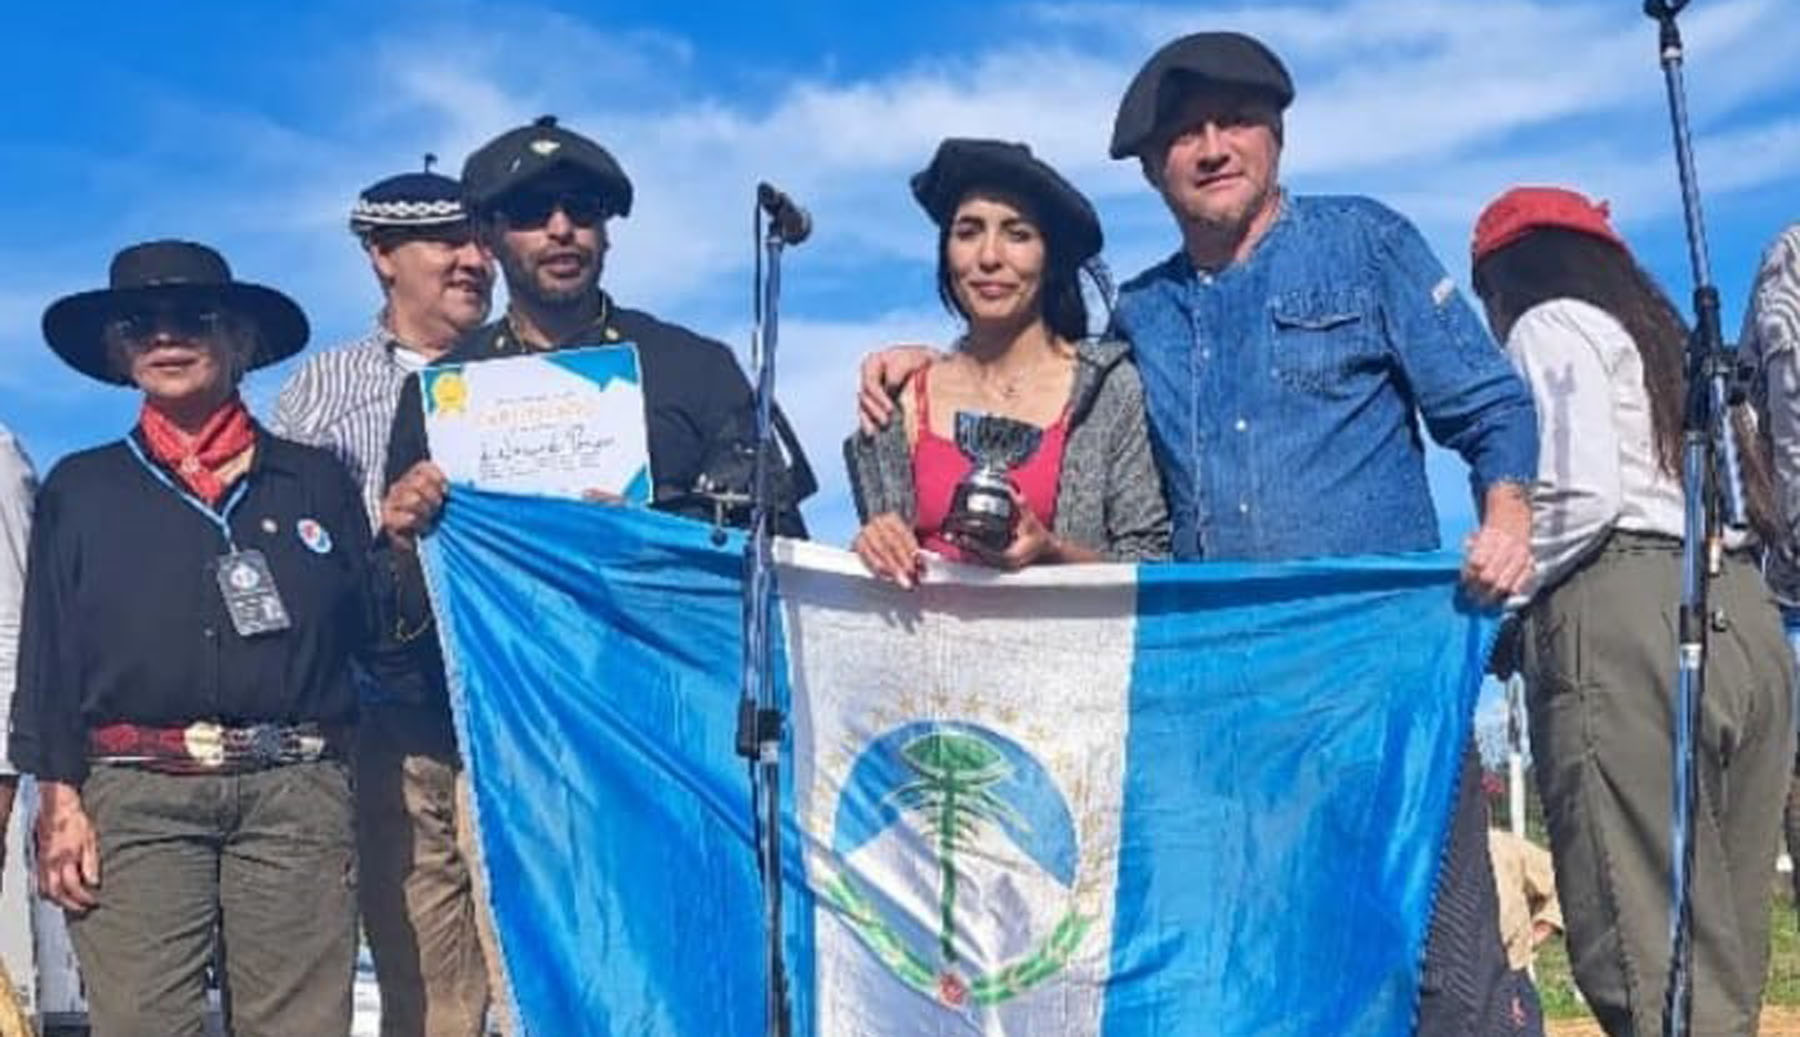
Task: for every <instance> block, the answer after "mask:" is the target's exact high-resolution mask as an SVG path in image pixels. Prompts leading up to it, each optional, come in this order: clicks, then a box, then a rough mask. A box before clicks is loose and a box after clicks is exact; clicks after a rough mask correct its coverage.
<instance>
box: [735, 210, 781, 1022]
mask: <svg viewBox="0 0 1800 1037" xmlns="http://www.w3.org/2000/svg"><path fill="white" fill-rule="evenodd" d="M784 244H785V242H784V241H783V239H782V237H781V235H780V234H779V233H778V232H777V230H776V228H775V227H774V225H773V223H771V226H770V228H769V232H768V234H767V236H766V237H765V238H764V240H763V243H762V246H763V253H764V255H765V256H766V260H767V268H766V270H765V272H764V273H763V277H762V284H761V285H760V286H759V288H760V294H759V295H758V296H757V299H756V303H757V306H756V311H757V312H756V326H755V329H754V331H753V332H752V334H751V344H750V353H751V364H752V366H753V367H754V368H755V369H756V457H755V461H754V469H753V471H754V475H753V480H754V481H753V483H752V486H751V498H752V504H751V511H750V535H749V538H748V540H747V542H746V543H745V545H744V568H745V599H744V684H743V700H742V702H741V704H740V706H739V712H738V735H737V742H738V752H739V753H741V754H742V755H744V756H745V757H747V758H748V759H749V760H750V761H751V763H750V785H751V799H752V803H753V806H754V808H755V811H756V828H757V851H758V864H759V867H760V870H761V872H762V886H763V927H764V947H763V970H764V971H763V975H764V977H765V978H766V982H767V986H766V988H765V992H764V1005H763V1021H764V1027H763V1032H764V1033H766V1034H768V1035H769V1037H786V1035H787V1034H788V1032H789V1020H788V1006H787V962H786V955H785V949H784V947H783V943H782V935H783V929H784V926H783V924H782V906H781V882H782V877H781V856H782V855H781V736H782V728H783V718H782V715H781V709H780V703H778V702H777V701H776V700H775V693H774V689H775V682H774V680H773V679H772V675H771V673H770V660H771V657H772V652H771V651H770V643H769V637H770V629H769V616H770V612H771V610H772V608H773V607H774V596H775V572H774V564H773V558H772V556H771V552H770V541H771V539H772V537H773V534H774V502H773V501H772V500H771V493H770V491H771V486H770V478H771V475H772V473H771V472H770V471H769V467H770V465H771V463H772V462H773V459H774V457H775V456H776V453H775V451H776V449H777V448H776V445H775V423H774V413H775V347H776V344H777V339H778V334H777V332H778V327H777V325H778V307H779V304H780V299H781V252H782V247H783V246H784Z"/></svg>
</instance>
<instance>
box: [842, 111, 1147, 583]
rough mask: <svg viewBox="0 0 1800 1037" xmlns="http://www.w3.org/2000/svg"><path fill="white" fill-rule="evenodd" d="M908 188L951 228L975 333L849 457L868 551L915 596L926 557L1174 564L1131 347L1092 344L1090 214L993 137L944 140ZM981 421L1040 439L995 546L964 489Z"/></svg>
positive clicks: (950, 303) (954, 294) (952, 292)
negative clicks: (1166, 559) (1000, 421)
mask: <svg viewBox="0 0 1800 1037" xmlns="http://www.w3.org/2000/svg"><path fill="white" fill-rule="evenodd" d="M912 190H913V197H914V198H916V199H917V200H918V202H919V204H920V205H921V206H922V207H924V209H925V211H926V213H927V214H929V215H930V216H931V218H932V220H933V222H935V223H936V224H937V226H938V274H937V283H938V294H939V297H940V298H941V299H942V300H943V302H944V305H945V306H946V307H947V308H948V309H950V310H951V311H952V312H953V313H955V314H956V315H957V316H959V317H961V318H962V319H963V321H964V322H965V328H966V330H965V332H964V334H963V336H962V338H961V339H960V340H958V342H957V343H956V347H955V349H954V350H953V351H951V352H950V353H948V354H947V355H944V356H941V357H938V358H937V359H935V360H934V361H933V362H931V363H930V364H929V365H927V366H925V367H924V368H922V369H920V370H918V371H916V372H915V373H914V374H913V375H912V377H911V378H910V379H909V380H908V382H907V384H906V385H905V386H904V387H903V388H902V390H901V394H900V402H901V413H902V416H903V418H904V420H902V421H894V422H889V423H888V424H887V426H886V427H885V428H883V429H882V430H880V431H878V432H876V433H875V434H874V435H872V436H857V437H853V438H852V439H851V440H850V442H849V443H848V444H846V447H845V455H846V459H847V461H848V463H849V467H850V481H851V486H852V489H853V490H854V492H855V496H856V504H857V511H858V514H859V515H860V516H861V518H862V520H863V527H862V530H861V531H860V532H859V533H858V534H857V536H856V541H855V543H854V545H853V547H854V549H855V551H856V552H857V554H858V555H860V556H861V557H862V559H863V561H864V563H865V564H867V565H868V567H869V568H870V570H871V571H873V572H875V573H877V574H879V575H881V576H884V577H886V578H888V579H892V580H894V581H896V582H898V583H900V584H901V585H902V586H908V587H910V586H912V585H914V583H915V582H916V581H917V579H918V576H919V573H920V571H921V567H922V565H923V555H922V550H930V551H934V552H936V553H938V554H940V555H943V556H945V557H949V558H952V559H967V560H973V561H980V562H985V563H987V564H990V565H996V566H1000V567H1002V568H1008V569H1017V568H1021V567H1023V566H1027V565H1033V564H1043V563H1055V562H1092V561H1101V560H1109V559H1137V558H1147V557H1160V556H1163V555H1166V554H1167V553H1168V547H1169V533H1168V509H1167V507H1166V505H1165V504H1164V502H1163V496H1162V483H1161V480H1160V478H1159V476H1158V475H1157V470H1156V465H1155V462H1154V461H1153V459H1152V458H1151V455H1150V441H1149V433H1148V431H1147V428H1146V425H1145V420H1144V403H1143V389H1142V386H1141V384H1140V383H1139V381H1138V375H1137V371H1136V369H1135V368H1134V367H1133V366H1132V365H1131V362H1130V361H1129V360H1128V359H1127V356H1126V353H1127V347H1126V346H1125V345H1124V344H1123V343H1119V342H1106V341H1099V340H1096V339H1092V338H1090V337H1089V336H1088V329H1087V324H1088V319H1087V307H1086V304H1085V303H1084V302H1083V300H1082V294H1081V285H1080V281H1079V275H1080V274H1081V272H1082V271H1083V269H1084V268H1086V269H1088V270H1089V271H1090V273H1091V274H1092V275H1093V276H1094V278H1095V281H1096V283H1097V284H1101V285H1102V286H1104V276H1103V275H1101V274H1099V272H1098V269H1099V268H1098V266H1097V263H1096V262H1095V257H1097V256H1098V254H1099V252H1100V246H1101V233H1100V221H1099V219H1098V217H1096V216H1095V214H1094V209H1093V206H1091V205H1090V204H1089V203H1088V200H1087V199H1086V198H1084V197H1083V196H1082V195H1081V193H1080V192H1079V191H1077V190H1076V189H1075V188H1074V187H1072V186H1071V185H1070V184H1069V183H1068V181H1066V180H1064V179H1063V178H1062V177H1061V176H1060V175H1058V174H1057V172H1056V171H1055V170H1054V169H1051V168H1050V167H1049V166H1048V165H1046V164H1045V163H1043V162H1041V161H1039V160H1038V159H1037V158H1036V157H1034V156H1033V155H1032V154H1031V149H1029V148H1027V147H1026V146H1024V145H1022V144H1009V143H1005V142H1002V141H994V140H963V139H950V140H946V141H944V142H943V143H942V144H940V145H939V146H938V150H937V154H936V156H935V157H934V158H933V159H932V161H931V165H930V166H928V167H926V169H925V170H924V171H923V172H921V173H919V174H918V175H917V176H915V177H913V180H912ZM982 416H990V417H1000V418H1006V419H1011V420H1012V421H1013V422H1017V423H1021V425H1022V426H1023V428H1021V425H1015V426H1011V427H1010V430H1009V434H1011V435H1014V436H1016V435H1017V434H1018V433H1019V432H1021V431H1024V432H1025V436H1024V437H1023V438H1024V441H1025V442H1026V443H1027V444H1028V445H1029V443H1030V441H1031V440H1035V446H1029V452H1028V453H1024V456H1022V457H1014V458H1011V459H1010V461H1011V463H1010V465H1009V466H1008V468H1009V470H1008V472H1007V482H1008V483H1009V487H1008V489H1007V491H1006V492H1007V493H1008V494H1009V495H1010V497H1011V505H1012V507H1011V508H1010V509H1006V508H1004V506H1002V508H1001V510H1002V511H1006V510H1010V511H1011V513H1012V515H1011V518H1010V519H1005V520H1003V522H1002V524H1001V525H1000V526H999V527H998V528H997V529H995V530H993V532H994V533H996V534H997V535H994V536H992V537H991V538H984V537H983V536H981V535H980V533H981V532H982V530H981V529H980V527H981V526H982V525H983V522H982V521H981V519H982V517H983V515H991V514H993V511H992V510H991V508H988V509H984V507H983V505H982V502H981V500H980V497H981V492H980V491H979V490H977V491H975V492H974V493H973V494H971V488H970V487H969V486H968V485H966V481H967V480H968V477H969V476H970V474H971V472H972V471H973V469H974V467H975V464H974V462H973V461H972V460H971V458H970V457H969V456H968V453H967V450H968V448H969V447H970V446H971V445H972V443H971V434H972V433H973V431H974V430H973V428H972V425H973V423H974V422H975V421H976V420H977V419H979V418H980V417H982ZM959 425H961V426H963V427H962V429H961V430H960V431H959V428H958V426H959ZM988 427H989V428H993V426H992V425H991V424H990V425H989V426H988ZM1002 428H1005V426H1002ZM1032 430H1035V432H1033V431H1032ZM990 504H991V502H990ZM972 514H973V515H974V516H975V521H973V522H971V521H970V516H971V515H972Z"/></svg>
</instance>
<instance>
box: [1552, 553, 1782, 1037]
mask: <svg viewBox="0 0 1800 1037" xmlns="http://www.w3.org/2000/svg"><path fill="white" fill-rule="evenodd" d="M1680 591H1681V552H1680V547H1679V545H1678V544H1676V543H1674V542H1673V541H1670V540H1666V539H1662V538H1653V537H1647V536H1642V535H1634V534H1627V533H1615V534H1614V535H1613V536H1612V538H1611V539H1610V540H1609V541H1608V543H1607V544H1606V546H1605V547H1604V548H1603V549H1602V550H1601V551H1600V553H1599V554H1598V555H1597V556H1596V557H1595V558H1594V559H1593V560H1592V561H1590V562H1589V563H1588V564H1586V565H1585V566H1583V567H1582V568H1581V569H1580V570H1578V571H1577V572H1576V573H1575V575H1573V576H1572V577H1570V578H1569V579H1568V580H1566V581H1564V582H1563V583H1562V584H1560V585H1558V586H1557V587H1555V588H1554V589H1552V590H1551V591H1550V592H1549V593H1548V594H1547V595H1546V596H1544V597H1541V598H1540V599H1539V600H1538V601H1537V602H1536V603H1534V604H1533V605H1532V606H1531V608H1530V609H1529V611H1528V613H1527V615H1526V618H1525V630H1524V663H1525V667H1524V669H1525V675H1526V680H1527V682H1528V702H1529V708H1530V714H1531V748H1532V769H1533V771H1534V773H1535V775H1536V780H1537V787H1538V794H1539V795H1540V797H1541V798H1542V800H1543V804H1544V815H1545V820H1546V821H1547V822H1548V824H1549V828H1550V846H1551V850H1552V853H1553V855H1554V857H1555V862H1556V887H1557V894H1558V896H1559V897H1560V898H1561V900H1562V906H1563V915H1564V919H1565V922H1566V924H1567V936H1568V947H1569V958H1570V962H1571V964H1572V966H1573V969H1574V973H1575V982H1576V985H1577V986H1579V987H1580V988H1581V993H1582V995H1583V996H1584V997H1586V998H1587V1001H1588V1005H1589V1007H1590V1008H1592V1009H1593V1012H1594V1015H1595V1017H1596V1018H1597V1019H1598V1020H1599V1021H1600V1024H1601V1025H1602V1026H1603V1027H1604V1028H1605V1029H1606V1031H1607V1033H1609V1034H1612V1035H1614V1037H1618V1035H1632V1034H1635V1035H1639V1037H1650V1035H1655V1034H1660V1033H1661V1032H1662V1017H1663V998H1664V992H1665V989H1666V987H1667V972H1668V965H1669V903H1670V899H1671V898H1670V890H1669V881H1670V879H1669V873H1670V861H1671V847H1670V827H1671V823H1670V808H1671V804H1672V802H1673V793H1672V788H1673V784H1672V782H1673V778H1672V775H1673V768H1672V765H1671V759H1672V745H1673V717H1674V701H1675V687H1676V662H1677V654H1676V615H1677V609H1678V604H1679V596H1680ZM1709 604H1710V606H1711V610H1712V615H1713V616H1714V617H1715V619H1714V621H1713V622H1712V623H1711V624H1710V625H1709V635H1708V657H1707V669H1706V691H1705V699H1704V701H1703V704H1702V713H1703V715H1702V718H1701V724H1700V730H1699V731H1698V732H1697V735H1696V738H1697V752H1698V755H1699V762H1698V768H1699V775H1700V784H1699V807H1698V811H1697V815H1696V818H1695V843H1696V847H1695V856H1694V874H1693V918H1694V928H1693V968H1694V971H1693V994H1694V999H1693V1028H1692V1032H1693V1033H1695V1034H1697V1035H1709V1037H1713V1035H1728V1034H1751V1033H1754V1032H1755V1031H1756V1024H1757V1015H1758V1011H1759V1008H1760V1004H1761V999H1762V991H1763V984H1764V982H1765V980H1766V977H1767V973H1768V948H1769V894H1770V888H1771V883H1772V881H1773V875H1774V865H1775V853H1776V841H1777V839H1778V837H1779V833H1780V828H1781V814H1782V803H1783V800H1784V798H1785V795H1786V792H1787V783H1788V777H1789V775H1790V774H1791V772H1792V768H1793V761H1794V726H1793V720H1792V715H1791V714H1792V709H1793V706H1792V696H1791V694H1790V679H1791V678H1790V674H1791V671H1792V660H1791V659H1790V657H1789V655H1788V650H1787V643H1786V640H1785V638H1784V637H1783V634H1782V630H1781V623H1780V620H1779V618H1778V616H1777V614H1776V610H1775V604H1774V599H1773V598H1772V597H1771V596H1770V594H1769V591H1768V589H1767V588H1766V587H1765V586H1764V584H1763V582H1762V578H1761V576H1760V575H1759V574H1758V573H1757V572H1756V570H1755V569H1754V568H1752V567H1751V566H1750V565H1749V564H1748V563H1747V562H1744V561H1742V560H1739V559H1736V558H1731V559H1728V560H1727V561H1726V564H1725V569H1724V572H1723V574H1722V575H1721V576H1720V577H1719V578H1718V579H1716V580H1714V581H1713V583H1712V590H1711V600H1710V603H1709Z"/></svg>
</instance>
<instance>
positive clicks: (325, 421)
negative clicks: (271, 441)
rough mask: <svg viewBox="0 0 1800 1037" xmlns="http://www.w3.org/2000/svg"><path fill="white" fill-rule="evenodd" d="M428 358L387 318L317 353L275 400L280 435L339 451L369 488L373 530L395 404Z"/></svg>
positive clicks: (367, 496)
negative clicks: (402, 338) (400, 336)
mask: <svg viewBox="0 0 1800 1037" xmlns="http://www.w3.org/2000/svg"><path fill="white" fill-rule="evenodd" d="M426 362H427V361H426V358H425V357H424V356H422V355H420V354H418V353H415V352H413V351H412V350H410V349H407V348H406V347H405V346H402V345H401V344H400V342H399V340H398V339H396V338H394V336H393V335H392V334H390V333H389V332H388V330H387V329H386V328H384V327H381V326H380V325H379V324H378V325H377V326H376V327H375V330H373V331H371V332H370V333H369V334H367V335H365V336H364V337H362V338H361V339H358V340H357V341H355V342H352V343H350V344H348V345H345V346H341V347H339V348H337V349H330V350H326V351H325V352H322V353H317V354H314V355H313V356H312V357H311V358H310V359H308V360H307V361H306V362H305V363H304V364H302V365H300V369H299V370H297V371H295V372H294V373H293V374H292V375H290V376H289V377H288V380H287V383H286V384H285V385H283V386H282V387H281V395H280V396H279V397H278V398H277V399H276V401H275V424H274V432H275V434H276V435H279V436H283V437H285V438H287V439H292V440H296V441H298V442H301V443H305V444H307V445H309V446H316V447H321V448H323V449H325V450H329V451H331V452H332V453H333V454H335V455H337V457H338V459H339V460H341V461H343V462H344V466H345V467H346V468H348V469H350V475H351V477H352V478H353V479H355V480H356V482H357V485H359V486H361V487H362V491H363V506H364V507H365V508H367V509H368V513H369V524H370V527H371V528H376V527H379V526H380V524H381V498H382V491H383V490H385V489H386V486H385V485H384V479H383V476H384V474H385V470H386V466H387V444H388V434H389V433H390V432H391V431H392V430H393V427H394V408H395V407H396V406H397V405H398V404H399V402H400V387H401V386H402V385H404V384H406V379H407V376H408V375H410V374H412V373H413V372H414V371H416V370H418V369H419V368H420V367H422V366H424V365H425V363H426Z"/></svg>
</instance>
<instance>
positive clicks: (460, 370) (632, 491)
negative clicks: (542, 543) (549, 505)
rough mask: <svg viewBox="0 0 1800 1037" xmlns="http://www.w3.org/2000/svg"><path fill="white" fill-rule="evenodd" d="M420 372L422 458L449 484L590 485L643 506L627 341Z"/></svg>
mask: <svg viewBox="0 0 1800 1037" xmlns="http://www.w3.org/2000/svg"><path fill="white" fill-rule="evenodd" d="M420 377H421V378H422V379H423V380H424V384H423V385H421V386H420V388H422V389H423V390H424V392H423V393H422V394H421V395H422V399H423V403H424V408H425V434H426V437H427V439H428V440H429V441H430V444H431V458H432V460H433V461H436V462H437V465H438V467H439V468H442V469H443V470H444V475H445V476H446V477H447V478H449V480H450V481H451V482H452V483H460V484H463V485H468V486H476V487H479V488H481V489H484V490H496V491H500V492H503V493H529V494H537V495H540V496H547V497H580V496H582V495H583V494H586V493H589V492H593V491H599V492H602V493H608V494H612V495H615V496H618V497H621V498H623V499H624V500H625V501H626V502H627V503H631V504H648V503H649V501H650V488H651V486H652V485H653V483H652V482H651V475H650V446H649V436H648V434H647V432H646V428H645V424H644V383H643V376H642V372H641V370H640V368H639V366H638V354H637V347H636V346H633V345H631V344H629V343H621V344H619V345H608V346H595V347H591V348H586V349H567V350H561V351H558V352H554V353H544V354H541V355H533V356H512V357H503V358H500V359H495V360H483V361H480V362H477V363H469V364H446V365H444V366H442V367H428V368H426V369H425V370H424V371H422V372H421V373H420Z"/></svg>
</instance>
